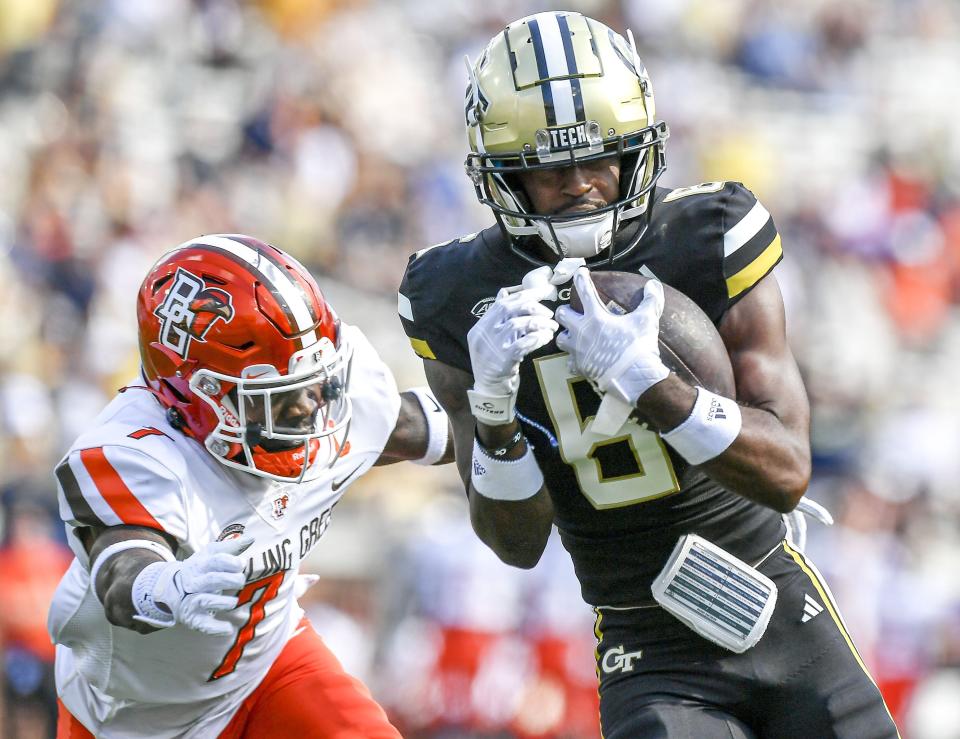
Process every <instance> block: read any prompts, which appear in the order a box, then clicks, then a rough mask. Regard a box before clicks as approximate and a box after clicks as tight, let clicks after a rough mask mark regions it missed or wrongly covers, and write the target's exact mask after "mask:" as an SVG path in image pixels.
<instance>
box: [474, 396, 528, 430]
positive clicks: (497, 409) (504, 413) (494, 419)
mask: <svg viewBox="0 0 960 739" xmlns="http://www.w3.org/2000/svg"><path fill="white" fill-rule="evenodd" d="M467 400H469V401H470V412H471V413H472V414H473V417H474V418H476V419H477V420H478V421H480V423H484V424H486V425H487V426H506V425H507V424H508V423H510V422H511V421H513V419H514V418H516V411H515V410H514V409H515V407H516V405H517V394H516V393H511V394H510V395H490V394H489V393H484V392H479V391H477V390H467Z"/></svg>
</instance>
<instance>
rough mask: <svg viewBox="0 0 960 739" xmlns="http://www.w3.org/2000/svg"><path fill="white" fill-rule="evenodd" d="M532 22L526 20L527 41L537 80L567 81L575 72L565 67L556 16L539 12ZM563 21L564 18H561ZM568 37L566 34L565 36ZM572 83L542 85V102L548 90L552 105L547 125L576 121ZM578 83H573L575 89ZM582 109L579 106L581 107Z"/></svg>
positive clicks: (565, 61)
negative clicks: (534, 56) (532, 49)
mask: <svg viewBox="0 0 960 739" xmlns="http://www.w3.org/2000/svg"><path fill="white" fill-rule="evenodd" d="M537 18H538V19H539V20H540V21H542V22H538V21H537V20H536V19H533V20H531V21H530V23H529V26H530V39H531V42H532V43H533V47H534V52H535V53H536V57H537V70H538V72H539V73H540V79H542V80H545V79H554V78H557V77H560V78H564V77H566V78H569V76H570V75H571V74H575V73H576V71H575V69H574V70H571V69H570V67H569V64H568V59H567V54H566V49H565V48H564V40H563V33H562V29H561V27H560V23H559V16H558V14H557V13H541V14H540V15H538V16H537ZM564 20H566V19H564ZM568 37H569V33H568ZM541 59H542V60H543V66H542V67H541V64H540V62H541ZM572 82H573V80H570V79H555V80H554V81H552V82H548V83H546V84H542V85H541V88H542V89H543V90H544V91H545V92H544V100H546V97H547V93H546V90H547V88H549V89H550V99H551V100H552V102H553V109H554V119H553V122H552V123H550V122H549V121H548V125H551V126H556V125H567V124H570V123H576V122H577V120H578V119H577V109H576V105H575V102H574V96H573V84H572ZM579 86H580V82H579V80H577V87H578V89H579ZM581 107H582V104H581Z"/></svg>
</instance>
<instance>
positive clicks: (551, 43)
mask: <svg viewBox="0 0 960 739" xmlns="http://www.w3.org/2000/svg"><path fill="white" fill-rule="evenodd" d="M627 34H628V37H629V39H630V40H629V42H628V41H626V40H625V39H624V38H623V37H622V36H620V35H619V34H617V33H615V32H614V31H613V30H611V29H610V28H608V27H607V26H605V25H603V24H602V23H599V22H598V21H595V20H593V19H591V18H587V17H585V16H583V15H581V14H579V13H573V12H548V13H537V14H536V15H531V16H527V17H526V18H521V19H520V20H518V21H514V22H513V23H511V24H510V25H509V26H507V27H506V28H505V29H504V30H503V31H502V32H500V33H499V34H497V35H496V36H495V37H494V38H493V39H491V41H490V43H489V44H488V45H487V48H486V49H485V50H484V52H483V54H482V55H481V56H480V58H479V59H478V61H477V62H476V64H472V63H471V62H470V60H469V59H467V69H468V70H469V75H470V79H469V83H468V86H467V94H466V101H465V116H466V124H467V135H468V137H469V142H470V153H469V154H468V155H467V160H466V165H465V166H466V170H467V174H468V175H469V176H470V179H471V180H472V181H473V184H474V187H475V189H476V194H477V198H478V199H479V200H480V202H481V203H483V204H484V205H487V206H489V207H490V208H491V209H493V211H494V214H495V215H496V217H497V220H498V221H499V223H500V225H501V227H502V228H503V229H504V230H505V231H506V232H507V233H508V234H509V236H511V237H514V238H516V237H524V236H537V237H539V238H540V239H541V240H542V241H543V242H544V243H545V244H546V245H547V246H548V247H549V248H550V249H551V250H552V251H554V252H556V254H557V255H558V256H560V257H585V258H589V257H592V256H595V255H597V254H599V253H600V252H602V251H603V250H604V249H611V250H612V248H613V247H612V244H613V235H614V234H615V233H616V231H617V229H618V228H619V226H620V225H621V224H622V223H623V222H624V221H627V220H629V219H632V218H636V217H638V216H641V215H646V214H647V213H648V205H649V198H650V193H651V191H652V190H653V188H654V186H655V185H656V182H657V179H658V178H659V177H660V175H661V173H662V172H663V170H664V168H665V164H664V152H663V145H664V141H666V139H667V136H668V135H669V133H668V129H667V125H666V123H664V122H662V121H657V120H656V119H655V108H654V101H653V87H652V86H651V84H650V78H649V77H648V76H647V71H646V69H645V68H644V66H643V64H642V63H641V62H640V58H639V56H638V55H637V50H636V44H635V43H634V41H633V34H631V33H630V32H629V31H628V32H627ZM609 156H616V157H619V160H620V193H619V197H618V198H617V199H616V200H615V201H613V202H611V203H609V204H608V205H607V206H606V207H603V208H599V209H597V210H594V211H591V212H589V213H587V214H586V215H584V214H583V213H577V214H574V215H544V214H538V213H533V212H531V210H530V205H529V201H528V199H527V197H526V194H525V193H524V191H523V188H522V187H521V185H520V184H519V182H518V180H517V177H516V175H517V173H519V172H524V171H529V170H534V169H543V168H549V167H568V166H571V165H573V164H576V163H578V162H583V161H585V160H589V159H597V158H600V157H609ZM511 240H513V239H511ZM524 256H527V257H528V258H529V255H526V254H524Z"/></svg>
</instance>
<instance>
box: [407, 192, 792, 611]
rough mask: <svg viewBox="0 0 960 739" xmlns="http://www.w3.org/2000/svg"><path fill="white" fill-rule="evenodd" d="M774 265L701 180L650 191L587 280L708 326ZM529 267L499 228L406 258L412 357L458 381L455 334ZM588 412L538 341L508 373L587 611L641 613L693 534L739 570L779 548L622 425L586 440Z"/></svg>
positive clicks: (738, 503) (751, 209) (739, 210)
mask: <svg viewBox="0 0 960 739" xmlns="http://www.w3.org/2000/svg"><path fill="white" fill-rule="evenodd" d="M639 232H640V228H639V224H637V223H630V224H627V226H626V227H625V228H623V229H622V230H621V232H620V233H618V234H617V238H616V240H615V247H621V246H622V242H623V240H624V239H633V240H636V234H637V233H639ZM781 257H782V250H781V246H780V237H779V235H778V233H777V229H776V226H775V225H774V223H773V219H772V218H771V217H770V214H769V213H768V212H767V211H766V209H765V208H764V207H763V205H762V204H761V203H760V202H759V201H758V200H757V199H756V197H755V196H754V195H753V193H751V192H750V191H749V190H747V189H746V188H745V187H743V185H741V184H739V183H734V182H715V183H706V184H704V185H698V186H695V187H687V188H679V189H675V190H670V189H667V188H657V190H656V193H655V200H654V205H653V208H652V211H651V217H650V222H649V225H648V227H647V228H646V229H645V230H643V231H642V235H641V236H640V238H639V240H638V241H637V243H636V245H635V246H634V247H633V248H631V249H629V250H628V251H626V252H624V253H622V254H621V256H619V257H618V258H616V259H614V260H613V261H612V262H611V261H610V260H603V259H601V260H598V261H597V264H596V265H593V264H591V269H597V270H604V269H614V270H620V271H627V272H631V271H632V272H640V273H642V274H645V275H647V276H655V277H657V278H658V279H660V280H661V281H662V282H665V283H667V284H668V285H671V286H673V287H674V288H676V289H678V290H680V291H681V292H683V293H685V294H686V295H688V296H689V297H690V298H692V299H693V300H694V301H695V302H696V303H697V304H698V305H699V306H700V308H701V309H703V311H704V312H705V313H706V314H707V315H708V316H709V317H710V318H711V320H712V321H713V322H714V323H715V324H717V323H719V321H720V320H721V318H722V317H723V315H724V313H725V312H726V311H727V309H728V308H729V307H730V306H731V305H732V304H733V303H734V302H736V301H737V300H738V299H739V298H741V297H742V296H743V295H745V294H746V293H747V292H748V291H749V290H750V289H751V288H752V287H753V286H754V285H755V284H756V283H757V282H759V281H760V280H761V279H762V278H763V277H764V276H765V275H766V274H767V273H769V272H770V270H771V269H773V267H774V266H775V265H776V264H777V263H778V262H779V261H780V259H781ZM532 268H533V265H532V264H531V263H530V262H529V261H528V260H526V259H524V258H523V257H522V256H520V255H518V254H517V253H515V252H514V251H512V250H511V248H510V246H509V243H508V241H507V240H506V239H505V237H504V236H503V234H502V232H501V231H500V229H499V227H493V228H489V229H487V230H485V231H482V232H480V233H477V234H473V235H471V236H467V237H464V238H461V239H455V240H453V241H450V242H448V243H446V244H440V245H438V246H434V247H430V248H427V249H424V250H422V251H419V252H417V253H416V254H414V255H413V256H412V257H411V258H410V261H409V263H408V265H407V270H406V273H405V275H404V278H403V282H402V284H401V286H400V296H399V312H400V316H401V320H402V323H403V327H404V330H405V331H406V333H407V335H408V337H409V338H410V342H411V344H412V346H413V348H414V350H415V351H416V352H417V354H418V355H420V356H421V357H424V358H427V359H436V360H438V361H440V362H444V363H445V364H449V365H451V366H453V367H457V368H459V369H462V370H466V371H468V372H469V371H471V367H470V356H469V353H468V349H467V332H468V331H469V330H470V328H471V327H472V326H473V325H474V323H475V322H476V320H477V319H478V318H479V317H480V316H482V315H483V313H484V312H485V311H486V309H487V308H488V307H489V305H490V304H491V303H492V302H493V299H494V297H495V296H496V294H497V291H498V290H499V289H500V288H501V287H505V286H510V285H518V284H520V281H521V279H522V278H523V276H524V275H525V274H526V273H527V272H528V271H529V270H530V269H532ZM569 296H570V289H569V286H567V287H566V288H564V289H561V291H560V298H559V300H560V302H566V301H568V300H569ZM557 304H559V303H557ZM547 305H549V307H551V308H552V307H555V304H549V303H548V304H547ZM599 403H600V398H599V396H598V395H597V394H596V393H595V392H594V391H593V389H592V388H591V387H590V385H589V383H588V382H587V381H586V380H584V379H583V378H581V377H576V376H573V375H571V373H570V372H569V370H568V368H567V356H566V354H565V353H563V352H561V351H560V350H559V349H557V347H556V344H554V343H552V342H551V343H550V344H549V345H547V346H545V347H543V348H542V349H540V350H538V351H536V352H534V353H533V354H531V355H530V356H528V357H527V358H526V359H525V360H524V361H523V362H522V363H521V365H520V390H519V395H518V398H517V416H518V418H519V419H520V422H521V424H522V426H523V430H524V432H525V434H526V436H527V439H528V441H529V443H530V445H531V446H532V447H533V453H534V455H535V456H536V459H537V462H538V463H539V465H540V469H541V470H542V471H543V474H544V477H545V479H546V483H547V486H548V488H549V490H550V494H551V497H552V499H553V503H554V508H555V511H556V519H555V522H556V525H557V527H558V529H559V531H560V535H561V538H562V540H563V543H564V546H565V547H566V548H567V550H568V551H569V552H570V555H571V557H572V558H573V562H574V566H575V568H576V572H577V576H578V578H579V580H580V584H581V588H582V591H583V597H584V599H585V600H586V601H587V602H588V603H590V604H592V605H607V606H628V605H631V604H636V603H638V602H648V601H649V600H650V597H651V595H650V584H651V582H652V580H653V578H654V577H655V576H656V575H657V573H658V572H659V571H660V569H661V568H662V566H663V564H664V562H665V561H666V558H667V556H668V555H669V553H670V552H671V551H672V549H673V547H674V545H675V544H676V542H677V539H678V538H679V537H681V536H682V535H684V534H687V533H697V534H699V535H701V536H703V537H705V538H706V539H708V540H710V541H712V542H714V543H715V544H717V545H719V546H722V547H724V548H725V549H727V550H728V551H730V552H731V553H733V554H735V555H737V556H739V557H740V558H741V559H744V560H746V561H748V562H749V561H753V560H756V559H758V558H759V557H761V556H763V555H764V554H765V553H766V552H768V551H769V550H770V549H771V548H772V547H774V546H775V545H776V543H777V542H778V541H779V540H780V539H781V538H782V536H783V533H784V530H783V524H782V522H781V519H780V515H779V514H778V513H776V512H775V511H773V510H772V509H769V508H766V507H764V506H761V505H759V504H757V503H753V502H752V501H750V500H747V499H746V498H744V497H741V496H739V495H736V494H734V493H732V492H729V491H727V490H725V489H723V488H722V487H721V486H719V485H718V484H717V483H715V482H713V481H712V480H710V479H709V478H707V477H706V476H705V475H703V474H702V473H700V472H699V471H698V470H696V469H695V468H690V467H689V466H688V465H687V464H686V462H685V461H684V460H683V459H682V458H681V457H680V456H679V455H677V454H676V453H675V452H673V450H672V449H671V448H670V447H669V446H668V445H666V444H665V443H664V442H663V441H662V440H661V439H660V437H659V436H658V435H657V434H656V433H654V432H653V431H651V430H649V429H647V428H646V427H645V426H643V425H640V424H638V423H635V422H632V421H630V422H628V423H627V425H626V426H625V427H624V430H626V431H628V432H629V433H626V434H624V435H622V436H618V437H613V438H606V437H600V436H597V435H595V434H592V433H591V432H589V431H588V430H587V427H588V424H589V422H590V419H591V417H592V416H593V415H595V413H596V411H597V408H598V407H599Z"/></svg>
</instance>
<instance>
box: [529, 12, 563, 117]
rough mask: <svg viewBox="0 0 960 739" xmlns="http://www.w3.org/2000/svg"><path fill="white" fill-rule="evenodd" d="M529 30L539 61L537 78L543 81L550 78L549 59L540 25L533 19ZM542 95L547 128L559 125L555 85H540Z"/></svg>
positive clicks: (535, 54) (534, 53)
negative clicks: (554, 94)
mask: <svg viewBox="0 0 960 739" xmlns="http://www.w3.org/2000/svg"><path fill="white" fill-rule="evenodd" d="M527 28H529V29H530V42H531V43H532V44H533V55H534V56H535V57H536V59H537V76H538V77H539V78H540V79H541V80H545V79H547V78H548V77H550V72H549V71H548V70H547V59H546V56H544V51H543V39H542V38H541V36H540V24H539V23H537V21H536V20H535V19H533V18H531V19H530V20H529V21H528V22H527ZM540 94H541V95H543V112H544V113H545V114H546V117H547V126H556V125H557V113H556V111H555V109H554V101H553V85H552V84H551V83H541V84H540Z"/></svg>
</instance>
